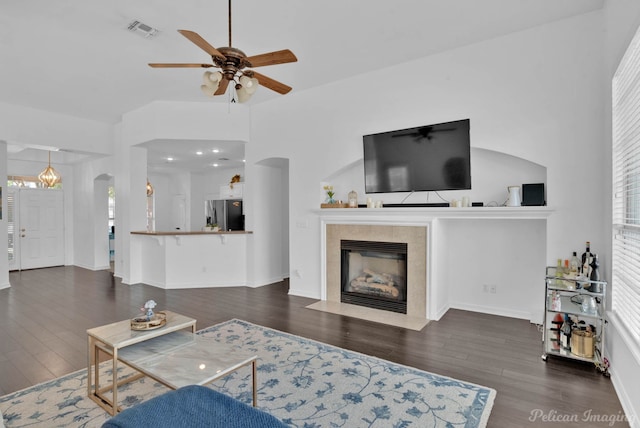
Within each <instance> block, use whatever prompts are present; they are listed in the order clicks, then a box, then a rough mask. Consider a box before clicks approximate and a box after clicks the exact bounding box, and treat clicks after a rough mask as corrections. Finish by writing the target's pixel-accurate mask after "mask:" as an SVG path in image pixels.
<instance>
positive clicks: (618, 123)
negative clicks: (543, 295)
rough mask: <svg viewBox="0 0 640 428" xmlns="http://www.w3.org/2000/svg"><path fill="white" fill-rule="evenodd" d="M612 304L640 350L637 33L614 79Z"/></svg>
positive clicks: (639, 80) (639, 50) (639, 61)
mask: <svg viewBox="0 0 640 428" xmlns="http://www.w3.org/2000/svg"><path fill="white" fill-rule="evenodd" d="M612 92H613V100H612V101H613V153H612V160H613V213H612V214H613V230H612V236H613V255H612V309H613V312H614V314H615V316H616V319H617V321H619V322H620V323H621V324H622V325H621V326H620V327H621V329H620V330H626V333H627V334H628V335H629V338H630V339H631V341H632V342H634V343H635V346H634V348H635V349H636V350H637V349H640V329H638V325H640V309H639V308H640V33H636V35H635V37H634V38H633V40H632V41H631V44H630V45H629V47H628V49H627V52H626V53H625V55H624V57H623V58H622V61H621V62H620V65H619V66H618V70H617V71H616V74H615V75H614V78H613V87H612Z"/></svg>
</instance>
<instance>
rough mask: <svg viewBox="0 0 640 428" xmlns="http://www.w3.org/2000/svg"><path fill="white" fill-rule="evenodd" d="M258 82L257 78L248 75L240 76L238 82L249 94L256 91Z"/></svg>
mask: <svg viewBox="0 0 640 428" xmlns="http://www.w3.org/2000/svg"><path fill="white" fill-rule="evenodd" d="M258 83H259V82H258V79H256V78H255V77H249V76H241V77H240V84H241V85H242V87H243V88H244V89H245V90H246V91H247V93H248V94H249V95H253V94H254V93H255V92H256V90H257V89H258Z"/></svg>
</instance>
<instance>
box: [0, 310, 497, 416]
mask: <svg viewBox="0 0 640 428" xmlns="http://www.w3.org/2000/svg"><path fill="white" fill-rule="evenodd" d="M198 334H202V335H205V336H208V337H212V338H215V339H216V340H217V341H220V342H223V343H226V344H229V345H232V346H234V347H238V348H243V349H250V350H252V352H255V353H256V354H257V355H258V406H259V407H260V408H262V409H263V410H266V411H267V412H269V413H271V414H273V415H275V416H276V417H278V418H280V419H281V420H283V421H285V422H286V423H287V424H289V425H291V426H292V427H305V428H320V427H326V428H330V427H350V428H353V427H394V428H407V427H466V428H473V427H484V426H486V425H487V421H488V419H489V413H490V412H491V407H492V406H493V400H494V398H495V395H496V392H495V390H493V389H490V388H485V387H482V386H479V385H474V384H470V383H468V382H462V381H458V380H455V379H452V378H448V377H443V376H438V375H435V374H432V373H428V372H425V371H422V370H417V369H414V368H411V367H406V366H402V365H398V364H394V363H391V362H389V361H385V360H381V359H379V358H374V357H370V356H366V355H362V354H358V353H355V352H351V351H347V350H344V349H341V348H337V347H335V346H331V345H327V344H324V343H320V342H316V341H313V340H308V339H304V338H302V337H298V336H293V335H291V334H288V333H283V332H280V331H277V330H273V329H270V328H266V327H261V326H258V325H255V324H251V323H248V322H246V321H240V320H231V321H227V322H224V323H222V324H218V325H215V326H213V327H209V328H207V329H205V330H202V331H200V332H198ZM107 366H108V364H106V365H105V368H104V369H103V370H104V372H105V374H106V373H109V370H108V368H107ZM127 370H128V369H125V370H123V374H125V375H126V374H127ZM86 380H87V376H86V370H81V371H78V372H75V373H71V374H69V375H67V376H64V377H61V378H58V379H55V380H52V381H49V382H45V383H43V384H40V385H37V386H34V387H31V388H27V389H25V390H22V391H19V392H16V393H13V394H9V395H6V396H4V397H0V410H1V411H2V414H3V416H4V423H5V425H6V426H7V427H27V426H28V427H47V428H49V427H55V426H60V427H99V426H100V425H101V424H102V423H103V422H104V421H105V420H107V419H108V418H109V415H108V414H107V413H106V412H105V411H104V410H102V408H100V407H98V406H97V405H96V404H95V403H94V402H93V401H91V400H90V399H89V398H87V396H86V394H87V387H86ZM251 385H252V383H251V368H250V367H245V368H242V369H240V370H238V372H236V373H234V374H231V375H229V376H227V377H226V378H224V379H221V380H219V381H217V382H215V383H214V384H213V385H212V387H213V388H214V389H216V390H218V391H221V392H223V393H226V394H228V395H231V396H233V397H236V398H238V399H240V400H242V401H244V402H246V403H250V402H251V398H252V389H251ZM165 391H167V388H166V387H164V386H162V385H160V384H158V383H156V382H155V381H153V380H151V379H149V378H143V379H141V380H139V381H135V382H132V383H129V384H127V385H125V386H123V387H121V388H120V389H119V390H118V397H119V398H120V399H121V400H122V401H121V405H122V407H124V408H127V407H131V406H133V405H135V404H137V403H139V402H141V401H144V400H147V399H149V398H151V397H154V396H156V395H159V394H161V393H163V392H165Z"/></svg>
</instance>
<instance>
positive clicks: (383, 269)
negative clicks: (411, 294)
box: [340, 240, 407, 314]
mask: <svg viewBox="0 0 640 428" xmlns="http://www.w3.org/2000/svg"><path fill="white" fill-rule="evenodd" d="M340 249H341V284H342V292H341V301H342V302H344V303H350V304H354V305H360V306H366V307H370V308H375V309H382V310H387V311H392V312H399V313H403V314H406V313H407V244H406V243H397V242H376V241H348V240H342V241H340Z"/></svg>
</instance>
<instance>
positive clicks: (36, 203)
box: [18, 189, 64, 269]
mask: <svg viewBox="0 0 640 428" xmlns="http://www.w3.org/2000/svg"><path fill="white" fill-rule="evenodd" d="M62 198H63V193H62V190H55V189H20V197H19V199H20V210H19V213H20V218H19V233H18V236H19V239H20V269H36V268H42V267H50V266H60V265H64V219H63V210H64V208H63V201H62Z"/></svg>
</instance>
